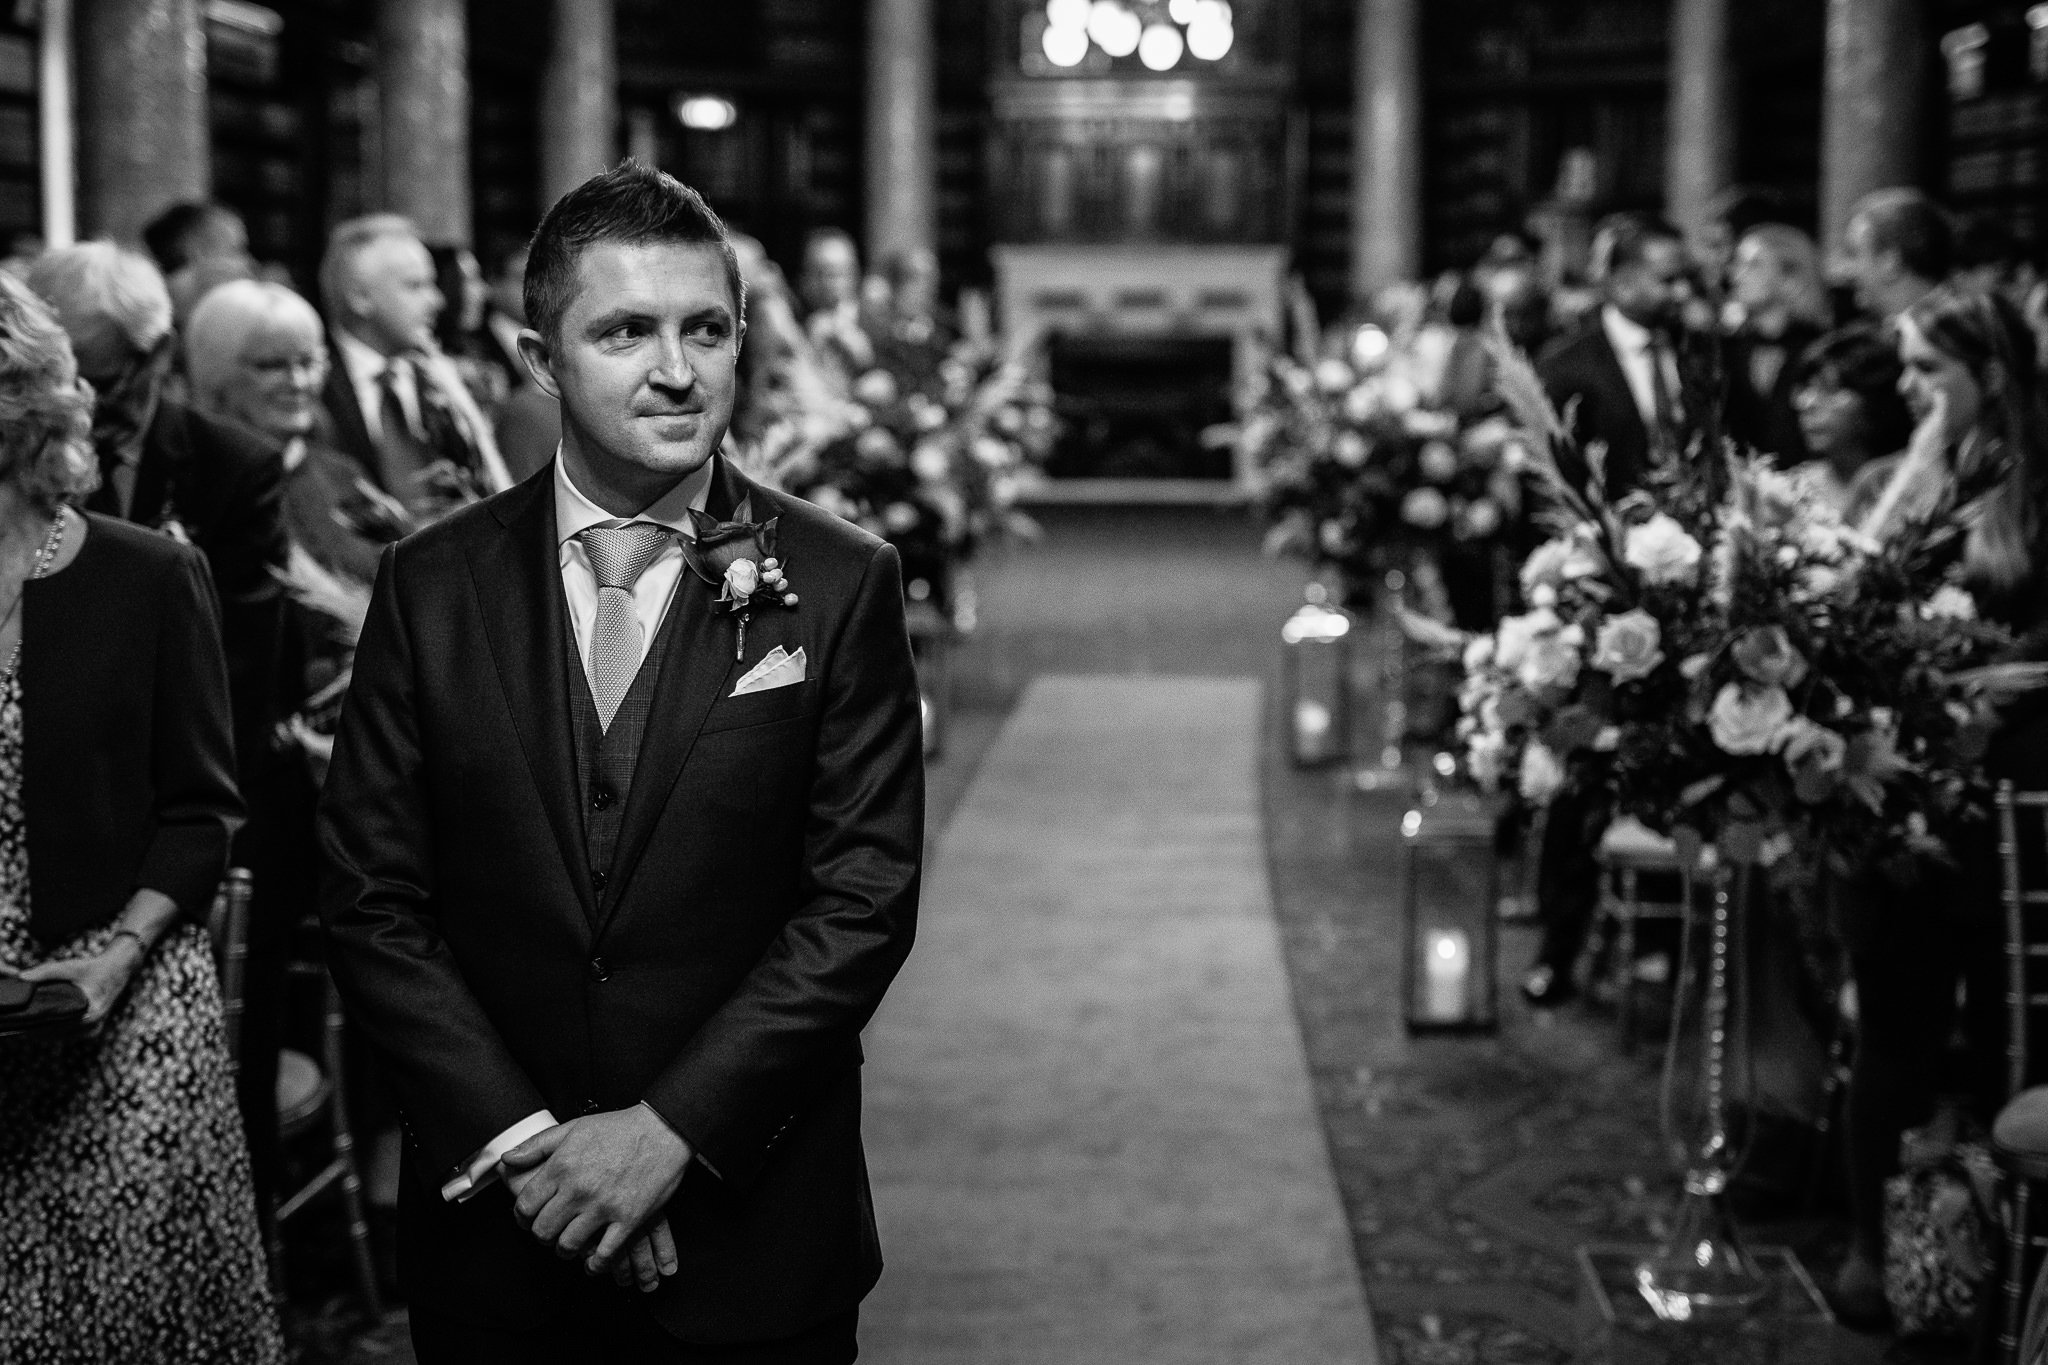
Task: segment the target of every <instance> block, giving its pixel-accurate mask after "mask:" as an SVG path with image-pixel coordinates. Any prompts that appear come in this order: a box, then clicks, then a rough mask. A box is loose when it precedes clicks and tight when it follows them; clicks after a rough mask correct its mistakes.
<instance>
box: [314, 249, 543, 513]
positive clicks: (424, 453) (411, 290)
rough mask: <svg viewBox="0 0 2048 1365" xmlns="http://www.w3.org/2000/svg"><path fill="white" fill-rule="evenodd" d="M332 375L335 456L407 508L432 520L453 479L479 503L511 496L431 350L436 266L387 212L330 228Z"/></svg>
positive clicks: (456, 383) (457, 381)
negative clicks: (478, 496) (485, 497)
mask: <svg viewBox="0 0 2048 1365" xmlns="http://www.w3.org/2000/svg"><path fill="white" fill-rule="evenodd" d="M320 293H321V301H322V303H323V304H324V305H325V307H326V310H327V321H328V325H329V326H330V327H331V328H332V329H333V353H334V358H335V361H336V364H335V365H334V369H333V373H332V375H331V376H330V377H329V379H328V381H327V392H326V395H325V407H326V411H327V418H328V421H329V422H330V423H331V427H330V434H331V439H332V440H333V442H334V444H335V446H336V447H337V448H338V449H339V450H340V451H341V452H342V453H343V454H344V455H347V456H348V457H349V458H350V459H352V460H354V461H355V462H356V463H357V464H358V465H359V466H360V467H361V468H362V470H363V472H364V473H365V474H367V475H368V476H369V478H370V480H371V481H372V482H373V483H375V484H376V485H377V486H378V487H379V488H381V489H383V490H384V491H385V492H386V493H388V494H390V495H391V496H392V497H394V498H396V499H398V500H399V501H400V502H401V503H403V504H405V505H406V506H407V507H408V508H412V509H415V510H417V511H421V512H426V513H429V514H431V512H432V511H433V510H435V509H437V508H440V507H443V506H445V505H446V503H447V502H448V501H449V499H450V498H451V496H453V497H456V500H460V497H459V492H452V491H451V490H450V487H449V483H450V480H451V479H452V480H454V481H455V482H456V483H457V484H458V485H461V486H465V487H466V488H467V489H468V490H469V491H471V492H475V493H484V494H488V493H495V492H498V491H500V490H501V489H505V488H509V487H511V486H512V480H511V476H510V475H509V474H508V473H507V471H506V469H505V464H504V461H503V459H501V458H500V456H499V454H498V444H497V440H496V438H495V437H494V435H493V434H492V431H491V426H490V423H489V422H487V421H485V420H484V415H483V412H482V411H481V410H480V409H479V408H478V407H477V405H476V402H475V400H474V399H473V398H472V397H471V396H470V393H469V390H468V389H467V388H466V387H465V386H464V385H463V382H462V377H461V376H460V375H459V374H458V373H457V372H456V369H455V366H454V364H453V363H452V362H451V361H450V360H449V359H448V357H447V356H445V355H443V354H441V352H440V349H439V348H438V347H437V346H436V345H435V342H434V324H435V322H436V321H437V320H438V319H439V318H440V316H441V308H442V305H443V303H444V300H443V298H442V295H441V288H440V285H439V283H438V277H437V275H436V273H435V270H434V260H433V257H432V256H430V255H429V254H428V252H427V248H426V246H425V244H423V243H422V242H421V241H420V238H419V234H418V233H417V232H415V231H414V230H413V226H412V223H411V222H410V221H409V220H407V219H405V218H401V217H399V216H398V215H397V214H394V213H373V214H370V215H368V216H366V217H362V218H352V219H350V220H348V221H347V222H345V223H342V224H341V225H340V226H338V227H336V228H335V229H334V232H333V234H332V235H331V236H330V237H329V239H328V243H327V255H326V256H325V258H323V259H322V261H321V262H320Z"/></svg>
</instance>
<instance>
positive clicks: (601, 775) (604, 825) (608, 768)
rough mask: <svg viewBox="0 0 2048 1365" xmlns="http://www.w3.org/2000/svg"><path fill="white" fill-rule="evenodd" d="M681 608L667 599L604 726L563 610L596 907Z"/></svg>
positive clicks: (586, 853) (601, 899) (587, 851)
mask: <svg viewBox="0 0 2048 1365" xmlns="http://www.w3.org/2000/svg"><path fill="white" fill-rule="evenodd" d="M680 614H681V613H680V612H679V611H678V610H677V604H676V603H674V602H671V603H670V604H669V609H668V611H667V612H666V613H664V615H663V616H662V621H661V628H660V629H659V630H657V631H655V633H654V643H653V644H652V645H650V646H648V649H647V657H646V658H645V659H643V660H642V661H641V663H640V671H639V672H638V673H635V674H634V675H633V684H632V686H631V687H629V688H627V689H626V695H625V697H624V698H623V699H622V700H621V701H620V702H619V709H618V710H617V711H615V712H613V713H612V724H611V728H610V729H609V730H607V729H605V728H604V727H603V726H602V725H600V724H599V723H598V718H597V701H596V699H595V698H593V697H592V696H591V695H590V679H589V677H588V676H587V675H586V674H585V673H584V671H583V660H582V658H581V657H580V656H579V654H578V651H577V648H576V628H575V626H574V624H573V623H571V622H570V621H569V619H568V614H567V613H566V612H565V613H564V614H563V626H564V633H565V634H566V635H567V636H568V647H567V648H566V649H565V650H564V651H563V657H564V658H565V660H566V661H567V666H568V669H569V720H570V726H569V729H570V732H571V734H572V735H573V736H574V738H575V746H576V786H577V791H578V793H579V795H580V796H581V797H582V801H581V803H580V804H581V806H582V809H583V850H584V858H585V860H586V862H587V864H588V868H589V872H590V881H591V886H592V887H593V888H594V889H595V890H596V892H597V903H598V906H599V908H600V909H602V908H603V906H604V904H605V883H606V881H607V880H609V878H610V876H611V870H612V857H613V854H614V853H615V852H616V850H617V848H618V842H619V826H620V824H621V823H622V822H623V821H624V820H625V817H626V798H627V797H628V796H629V795H631V794H632V790H633V769H634V768H635V767H636V766H637V765H638V763H639V761H640V745H641V742H642V740H643V739H644V738H645V736H646V734H647V717H648V715H649V714H650V713H651V712H652V710H653V706H654V685H655V682H656V680H658V679H659V678H660V677H661V661H662V660H663V659H664V658H666V657H667V656H668V649H669V641H670V640H671V639H672V638H673V637H674V635H675V624H676V617H677V616H679V615H680Z"/></svg>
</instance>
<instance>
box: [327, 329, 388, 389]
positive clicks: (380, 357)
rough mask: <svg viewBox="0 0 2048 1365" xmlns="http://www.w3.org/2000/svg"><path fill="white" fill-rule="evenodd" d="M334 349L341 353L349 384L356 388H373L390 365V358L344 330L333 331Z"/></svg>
mask: <svg viewBox="0 0 2048 1365" xmlns="http://www.w3.org/2000/svg"><path fill="white" fill-rule="evenodd" d="M334 349H335V350H337V351H339V352H340V353H341V363H342V366H343V367H344V368H345V369H347V371H348V377H349V382H350V383H352V384H354V385H355V386H356V387H357V388H370V387H374V386H375V384H376V383H377V381H378V380H379V379H381V378H383V376H384V371H385V370H386V369H387V368H389V366H390V364H391V359H390V357H388V356H386V355H385V354H384V353H383V352H381V351H379V350H378V349H377V348H376V347H374V346H372V345H371V344H370V343H369V342H367V341H364V340H363V339H362V338H361V337H359V336H356V335H355V334H353V333H351V332H350V331H348V330H347V329H346V328H342V327H337V328H335V329H334Z"/></svg>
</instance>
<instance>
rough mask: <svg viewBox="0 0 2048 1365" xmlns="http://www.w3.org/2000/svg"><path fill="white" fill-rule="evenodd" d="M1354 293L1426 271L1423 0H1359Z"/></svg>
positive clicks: (1364, 295) (1360, 295) (1363, 296)
mask: <svg viewBox="0 0 2048 1365" xmlns="http://www.w3.org/2000/svg"><path fill="white" fill-rule="evenodd" d="M1352 79H1353V82H1354V104H1353V110H1354V112H1353V114H1352V151H1351V293H1352V296H1353V297H1354V298H1355V299H1357V300H1359V301H1360V302H1363V301H1365V300H1367V299H1370V298H1371V297H1372V296H1373V295H1374V294H1375V293H1377V292H1378V291H1380V290H1381V289H1384V288H1386V287H1387V286H1388V285H1391V284H1401V283H1404V282H1407V281H1412V280H1415V279H1417V278H1419V277H1420V276H1421V274H1422V42H1421V0H1358V36H1357V42H1356V45H1355V47H1354V49H1353V54H1352Z"/></svg>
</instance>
